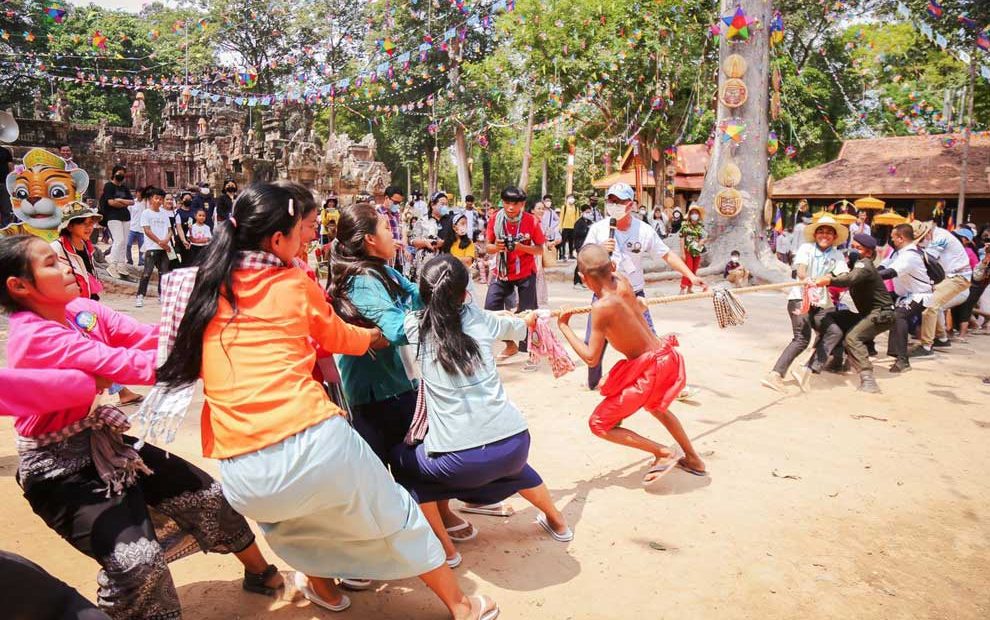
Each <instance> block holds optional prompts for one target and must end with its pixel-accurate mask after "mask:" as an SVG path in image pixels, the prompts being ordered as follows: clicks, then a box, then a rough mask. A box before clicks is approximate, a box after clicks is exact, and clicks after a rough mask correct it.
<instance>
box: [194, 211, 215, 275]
mask: <svg viewBox="0 0 990 620" xmlns="http://www.w3.org/2000/svg"><path fill="white" fill-rule="evenodd" d="M194 217H195V218H196V219H195V223H194V224H193V225H192V227H191V228H190V229H189V243H190V244H191V245H192V247H191V248H189V250H190V252H189V255H190V256H191V257H192V261H191V264H193V265H195V264H196V263H197V262H198V261H199V256H200V254H202V253H203V249H204V248H205V247H206V246H208V245H210V240H211V239H213V231H212V230H211V229H210V227H209V226H207V225H206V209H199V210H197V211H196V215H195V216H194Z"/></svg>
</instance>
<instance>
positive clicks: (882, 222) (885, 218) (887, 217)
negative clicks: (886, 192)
mask: <svg viewBox="0 0 990 620" xmlns="http://www.w3.org/2000/svg"><path fill="white" fill-rule="evenodd" d="M907 221H908V219H907V218H906V217H904V216H903V215H899V214H897V213H895V212H893V211H884V212H883V213H877V214H876V215H875V216H874V217H873V224H874V225H877V226H897V225H898V224H906V223H907Z"/></svg>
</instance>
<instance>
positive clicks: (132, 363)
mask: <svg viewBox="0 0 990 620" xmlns="http://www.w3.org/2000/svg"><path fill="white" fill-rule="evenodd" d="M65 316H66V318H67V319H68V320H69V322H70V323H71V324H72V325H73V326H66V325H63V324H61V323H57V322H55V321H49V320H48V319H45V318H42V317H40V316H38V315H37V314H35V313H33V312H27V311H22V312H16V313H14V314H13V315H11V317H10V331H9V333H10V339H9V341H8V342H7V364H8V365H9V366H10V367H11V368H15V369H49V370H50V369H74V370H80V371H82V372H84V373H86V374H88V375H92V376H100V377H105V378H107V379H110V380H111V381H114V382H116V383H122V384H125V385H151V384H153V383H154V382H155V358H156V349H157V347H158V327H157V326H151V325H145V324H143V323H139V322H138V321H136V320H134V319H132V318H130V317H128V316H126V315H123V314H120V313H117V312H115V311H113V310H111V309H110V308H108V307H107V306H104V305H103V304H101V303H99V302H96V301H92V300H89V299H81V298H80V299H75V300H73V301H72V302H70V303H69V304H68V305H67V306H66V308H65ZM15 385H18V384H15ZM25 387H27V386H26V385H25ZM60 389H61V386H60V385H58V384H54V385H50V386H49V389H48V390H47V391H48V392H55V391H58V390H60ZM4 391H6V389H5V390H4ZM95 396H96V388H95V384H94V385H93V389H92V392H91V394H90V398H89V400H88V402H85V403H84V404H76V405H72V406H65V405H64V403H59V402H56V401H55V399H51V400H50V401H49V404H48V406H47V407H45V409H44V411H39V412H37V413H39V415H27V416H23V417H19V418H18V419H17V421H16V422H15V423H14V426H15V427H16V428H17V432H18V434H20V435H21V436H24V437H35V436H38V435H43V434H45V433H50V432H53V431H57V430H59V429H61V428H64V427H65V426H67V425H69V424H71V423H72V422H75V421H76V420H79V419H80V418H83V417H85V416H86V415H87V414H88V413H89V408H90V405H91V404H92V399H93V398H94V397H95ZM14 397H15V398H17V393H15V394H14Z"/></svg>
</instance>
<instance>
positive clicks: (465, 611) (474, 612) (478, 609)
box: [454, 594, 498, 620]
mask: <svg viewBox="0 0 990 620" xmlns="http://www.w3.org/2000/svg"><path fill="white" fill-rule="evenodd" d="M468 601H470V603H471V607H470V608H466V607H465V606H460V607H461V609H460V610H458V612H455V614H454V618H455V620H475V619H477V618H495V617H497V616H498V605H497V604H496V603H495V601H493V600H492V599H491V598H490V597H487V596H485V595H483V594H475V595H474V596H470V597H468Z"/></svg>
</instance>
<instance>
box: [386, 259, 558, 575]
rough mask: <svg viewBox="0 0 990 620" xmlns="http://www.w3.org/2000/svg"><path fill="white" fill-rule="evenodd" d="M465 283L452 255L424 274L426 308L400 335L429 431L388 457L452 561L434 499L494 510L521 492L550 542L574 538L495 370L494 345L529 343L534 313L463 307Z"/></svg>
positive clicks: (409, 320) (412, 317) (422, 293)
mask: <svg viewBox="0 0 990 620" xmlns="http://www.w3.org/2000/svg"><path fill="white" fill-rule="evenodd" d="M469 281H470V278H469V276H468V271H467V268H466V267H465V266H464V264H463V263H461V261H459V260H458V259H456V258H454V257H453V256H450V255H449V254H446V255H441V256H438V257H436V258H433V259H431V260H430V261H429V262H427V263H426V265H425V266H424V268H423V273H422V274H421V277H420V284H419V294H420V297H421V298H422V301H423V310H422V311H420V312H413V313H409V314H408V315H406V319H405V332H406V335H407V337H408V339H409V342H411V343H413V344H416V345H417V346H418V352H417V355H416V357H417V359H418V360H419V363H420V368H421V371H422V374H423V377H422V379H421V380H422V381H423V386H422V388H421V389H422V390H423V397H424V401H425V404H426V418H427V420H428V424H429V432H427V433H426V435H425V441H424V442H423V443H421V444H419V445H415V446H413V445H406V444H401V445H399V446H396V447H395V448H393V451H392V463H393V465H394V472H395V476H396V479H397V480H398V481H399V482H400V484H402V485H403V486H405V487H406V488H407V489H409V492H410V493H412V495H413V497H415V498H416V501H418V502H419V503H420V508H422V509H423V513H424V514H425V515H426V518H427V519H428V520H429V521H430V525H431V526H432V527H433V531H434V532H435V533H436V534H437V536H438V537H439V538H440V540H441V542H443V544H444V549H445V550H446V552H447V555H448V560H450V559H451V558H455V559H456V558H458V557H459V554H457V552H456V551H455V550H454V547H453V545H452V544H451V541H450V539H449V537H448V536H447V533H446V531H445V528H444V524H443V521H442V519H441V518H440V514H439V511H438V509H437V502H439V501H442V500H449V499H452V498H458V499H461V500H463V501H465V502H470V503H472V504H479V505H490V504H497V503H498V502H501V501H502V500H504V499H506V498H507V497H509V496H511V495H513V494H515V493H519V494H520V495H522V496H523V497H524V498H525V499H526V500H527V501H529V502H530V503H531V504H533V505H534V506H535V507H536V508H538V509H539V510H540V511H541V513H540V515H539V516H538V517H537V522H538V523H539V524H540V525H541V526H542V527H543V529H544V530H546V531H547V533H549V534H550V535H551V536H552V537H553V538H554V539H555V540H558V541H560V542H567V541H570V540H571V539H572V538H573V537H574V535H573V533H572V532H571V530H570V528H569V527H568V526H567V521H566V520H565V519H564V516H563V515H562V514H561V513H560V511H559V510H557V508H556V507H555V506H554V505H553V500H552V499H551V498H550V492H549V491H548V490H547V486H546V484H544V483H543V480H542V479H541V478H540V475H539V474H537V473H536V471H535V470H534V469H533V468H532V467H530V466H529V464H528V463H527V461H528V458H529V444H530V437H529V430H528V425H527V424H526V419H525V418H524V417H523V415H522V413H521V412H520V411H519V409H517V408H516V406H515V405H514V404H513V403H512V401H510V400H509V398H508V396H507V395H506V393H505V387H504V386H503V385H502V380H501V379H500V378H499V375H498V371H497V370H496V368H495V362H494V359H495V355H494V353H493V346H494V345H495V343H496V342H499V341H501V340H521V339H523V338H525V337H526V333H527V327H531V326H533V325H535V323H536V314H535V313H533V312H531V313H529V314H527V315H525V319H523V318H519V317H516V316H500V315H497V314H495V313H493V312H488V311H486V310H481V309H480V308H478V307H477V306H475V305H474V304H472V303H469V298H468V282H469ZM417 422H418V420H417ZM418 427H419V424H414V430H413V431H412V432H411V433H410V440H414V439H419V437H418V435H419V434H420V431H419V428H418Z"/></svg>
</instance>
